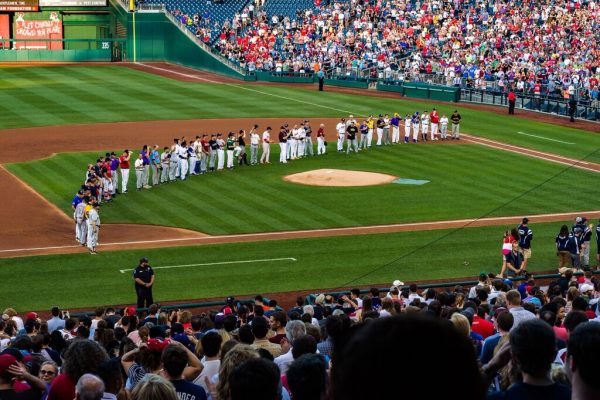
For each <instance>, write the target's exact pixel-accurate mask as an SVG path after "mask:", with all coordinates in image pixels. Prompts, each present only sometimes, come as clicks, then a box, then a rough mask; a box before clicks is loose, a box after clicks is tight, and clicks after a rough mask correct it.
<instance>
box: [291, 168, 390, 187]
mask: <svg viewBox="0 0 600 400" xmlns="http://www.w3.org/2000/svg"><path fill="white" fill-rule="evenodd" d="M397 178H398V177H397V176H393V175H387V174H378V173H375V172H363V171H346V170H343V169H315V170H312V171H306V172H301V173H299V174H293V175H287V176H284V177H283V179H284V180H286V181H288V182H293V183H300V184H302V185H312V186H372V185H383V184H386V183H390V182H392V181H393V180H394V179H397Z"/></svg>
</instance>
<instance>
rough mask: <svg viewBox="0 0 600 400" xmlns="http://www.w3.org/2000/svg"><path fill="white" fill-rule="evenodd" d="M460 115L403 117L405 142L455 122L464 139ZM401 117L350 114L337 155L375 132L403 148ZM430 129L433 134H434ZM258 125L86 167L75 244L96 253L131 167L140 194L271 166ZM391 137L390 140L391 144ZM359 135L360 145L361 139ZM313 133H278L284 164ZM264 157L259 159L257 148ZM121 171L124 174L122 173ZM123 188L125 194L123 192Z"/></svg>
mask: <svg viewBox="0 0 600 400" xmlns="http://www.w3.org/2000/svg"><path fill="white" fill-rule="evenodd" d="M460 120H461V116H460V114H459V113H458V111H455V112H454V113H453V114H452V115H451V117H450V119H448V118H447V117H446V116H445V115H443V116H442V117H441V118H440V117H439V114H438V112H437V110H436V109H435V108H434V109H433V111H432V112H431V114H430V113H428V112H427V111H425V112H424V113H422V114H420V113H418V112H415V113H414V114H413V115H412V116H410V115H406V117H405V118H404V129H405V136H404V143H409V138H410V134H411V128H412V133H413V135H412V137H413V139H412V141H413V143H417V142H418V140H419V134H421V139H422V140H424V141H426V140H428V139H427V137H428V135H430V138H431V140H438V125H439V126H440V129H439V136H440V138H441V139H442V140H446V139H447V138H448V137H447V130H448V124H449V122H451V123H452V137H451V138H452V139H457V140H458V139H460ZM401 124H402V118H401V117H400V116H399V115H398V114H397V113H396V114H394V116H393V117H392V118H389V116H388V115H387V114H386V115H382V114H380V115H379V117H378V118H377V119H375V118H373V117H372V116H369V117H368V118H367V119H365V120H364V121H363V122H362V123H361V124H360V125H358V123H357V121H356V120H355V119H354V116H352V115H350V116H349V118H348V119H346V118H342V119H341V121H340V123H338V124H337V126H336V131H337V136H338V140H337V150H338V151H340V152H341V151H343V149H344V142H345V141H346V140H347V148H346V153H347V154H348V153H350V151H354V152H355V153H357V152H358V151H359V150H361V149H366V148H370V147H371V145H372V141H373V133H374V132H376V134H377V142H376V146H382V145H389V144H397V143H400V125H401ZM430 126H431V130H430ZM258 128H259V126H258V125H254V126H253V127H252V129H250V131H249V132H248V133H246V131H245V130H243V129H242V130H239V132H238V133H237V134H236V133H234V132H229V134H228V135H227V138H224V137H223V135H222V134H221V133H214V134H210V135H208V134H203V135H201V136H196V137H195V139H194V140H190V141H189V142H188V141H187V140H186V138H185V137H182V138H175V139H173V144H172V145H171V146H170V147H164V148H163V149H162V152H160V150H159V149H160V148H159V146H158V145H154V146H148V145H144V146H143V147H142V149H141V150H140V152H139V154H138V156H137V159H135V161H133V166H132V165H131V163H132V154H133V153H132V151H130V150H128V149H126V150H124V151H123V153H122V154H121V155H120V156H117V155H116V154H115V153H114V152H112V153H106V155H105V157H103V158H98V159H97V160H96V164H90V165H88V168H87V171H86V175H85V181H84V184H83V185H82V186H81V188H80V189H79V191H78V193H77V194H76V195H75V197H74V199H73V201H72V202H71V206H72V208H73V219H74V222H75V239H76V241H77V242H78V243H80V244H81V245H83V246H87V247H88V249H89V251H90V253H92V254H96V247H97V243H98V234H99V229H100V215H99V207H100V204H101V203H102V201H105V202H107V203H108V202H111V201H112V200H113V199H114V198H115V196H117V195H118V194H120V193H122V194H125V193H127V187H128V183H129V174H130V168H131V167H133V169H134V171H135V175H136V189H137V190H142V189H150V188H152V186H156V185H159V184H164V183H168V182H174V181H176V180H177V179H179V180H186V179H187V177H188V176H194V175H202V174H205V173H210V172H215V171H221V170H223V169H225V168H227V169H229V170H231V169H233V168H234V165H235V164H236V162H237V165H238V166H242V165H244V164H245V165H257V164H259V163H260V164H270V153H271V143H272V140H271V132H272V130H273V129H272V128H271V127H270V126H267V128H266V129H265V130H264V131H263V132H262V135H261V134H259V131H258ZM390 132H391V140H390ZM359 135H360V143H359V139H358V137H359ZM312 137H313V131H312V127H311V126H310V121H308V120H304V121H302V122H300V123H298V124H295V125H294V126H293V127H291V128H290V127H289V125H288V124H284V125H282V126H281V127H280V129H279V134H278V140H279V147H280V157H279V162H280V163H284V164H285V163H287V162H288V161H289V160H296V159H300V158H304V157H307V156H313V155H315V151H314V143H313V140H312ZM315 137H316V139H317V151H316V155H317V156H320V155H324V154H326V153H327V141H326V139H325V126H324V125H323V124H320V126H319V128H318V130H317V132H316V134H315ZM246 141H249V142H250V143H249V144H250V161H248V155H247V153H246ZM261 147H262V154H261V155H260V159H259V157H258V156H259V149H260V148H261ZM119 170H120V174H119ZM119 186H120V187H121V191H120V192H119Z"/></svg>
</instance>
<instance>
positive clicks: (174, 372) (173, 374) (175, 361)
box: [161, 342, 207, 400]
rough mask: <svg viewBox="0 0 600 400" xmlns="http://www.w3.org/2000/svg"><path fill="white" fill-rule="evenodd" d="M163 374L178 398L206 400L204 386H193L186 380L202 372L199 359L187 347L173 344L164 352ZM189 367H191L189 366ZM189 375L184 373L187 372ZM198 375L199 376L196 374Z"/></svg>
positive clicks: (162, 359) (181, 399) (162, 358)
mask: <svg viewBox="0 0 600 400" xmlns="http://www.w3.org/2000/svg"><path fill="white" fill-rule="evenodd" d="M161 361H162V365H163V372H164V373H165V375H166V378H167V379H168V380H169V381H171V383H172V384H173V386H175V391H176V392H177V398H178V399H180V400H206V397H207V396H206V391H205V390H204V388H203V387H202V386H199V385H196V384H193V383H192V382H188V381H187V380H185V379H184V376H188V375H189V374H190V373H192V372H194V371H193V370H194V369H197V371H198V373H200V371H201V370H202V364H201V363H200V360H198V357H196V356H195V355H194V353H192V352H191V351H190V350H188V349H187V348H186V347H185V346H183V345H181V344H178V343H176V342H171V344H169V345H168V346H167V347H165V349H164V350H163V353H162V357H161ZM188 365H189V366H188ZM186 369H187V370H188V371H187V373H184V371H185V370H186ZM196 375H197V374H196Z"/></svg>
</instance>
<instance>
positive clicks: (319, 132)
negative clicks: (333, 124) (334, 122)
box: [317, 128, 325, 137]
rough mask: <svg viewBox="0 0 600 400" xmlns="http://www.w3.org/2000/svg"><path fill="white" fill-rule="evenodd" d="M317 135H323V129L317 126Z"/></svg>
mask: <svg viewBox="0 0 600 400" xmlns="http://www.w3.org/2000/svg"><path fill="white" fill-rule="evenodd" d="M317 137H325V129H323V128H319V130H317Z"/></svg>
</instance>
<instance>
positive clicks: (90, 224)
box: [87, 203, 100, 254]
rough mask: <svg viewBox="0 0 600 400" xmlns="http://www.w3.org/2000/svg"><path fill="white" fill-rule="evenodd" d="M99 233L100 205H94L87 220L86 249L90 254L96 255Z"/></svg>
mask: <svg viewBox="0 0 600 400" xmlns="http://www.w3.org/2000/svg"><path fill="white" fill-rule="evenodd" d="M99 233H100V204H98V203H94V206H93V207H92V209H91V210H90V211H89V212H88V218H87V247H88V250H89V251H90V254H96V246H97V245H98V235H99Z"/></svg>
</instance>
